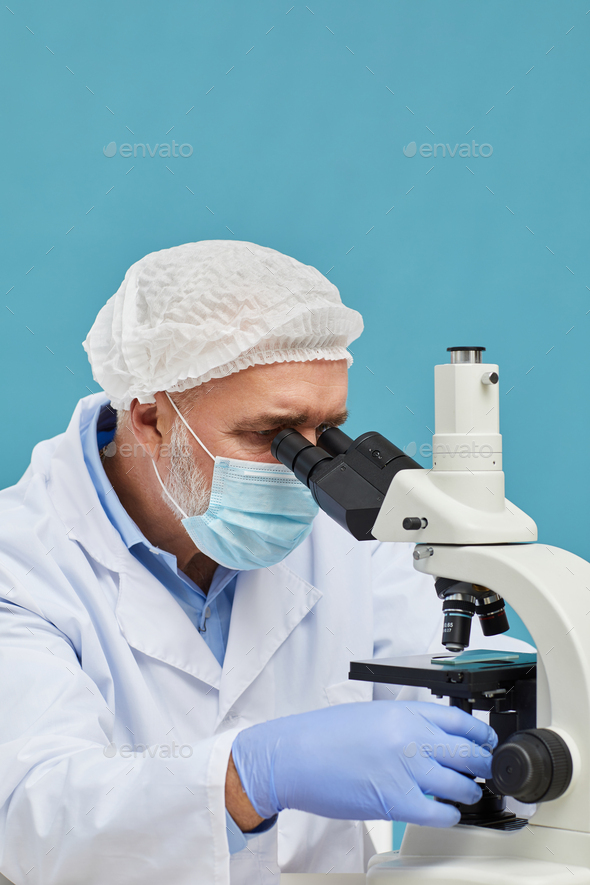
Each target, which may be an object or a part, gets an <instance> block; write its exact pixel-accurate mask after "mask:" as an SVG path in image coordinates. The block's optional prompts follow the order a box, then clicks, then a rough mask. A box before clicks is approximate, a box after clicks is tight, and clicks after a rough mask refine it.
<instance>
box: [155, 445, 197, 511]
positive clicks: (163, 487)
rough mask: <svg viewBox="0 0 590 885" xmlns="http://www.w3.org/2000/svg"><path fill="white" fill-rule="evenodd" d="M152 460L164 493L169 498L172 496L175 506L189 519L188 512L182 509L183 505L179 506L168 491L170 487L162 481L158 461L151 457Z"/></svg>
mask: <svg viewBox="0 0 590 885" xmlns="http://www.w3.org/2000/svg"><path fill="white" fill-rule="evenodd" d="M150 460H151V462H152V467H153V468H154V470H155V472H156V476H157V477H158V482H159V483H160V485H161V486H162V490H163V492H164V494H165V495H167V497H168V498H170V500H171V501H172V503H173V504H174V506H175V507H176V509H177V510H179V511H180V512H181V513H182V515H183V517H184V519H188V516H187V514H186V513H185V512H184V510H183V509H182V507H179V506H178V504H177V503H176V501H175V500H174V498H173V497H172V495H171V494H170V492H169V491H168V489H167V488H166V486H165V485H164V483H163V482H162V477H161V476H160V472H159V470H158V468H157V467H156V462H155V461H154V460H153V459H150Z"/></svg>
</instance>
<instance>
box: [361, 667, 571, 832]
mask: <svg viewBox="0 0 590 885" xmlns="http://www.w3.org/2000/svg"><path fill="white" fill-rule="evenodd" d="M500 654H501V653H500ZM514 657H515V658H516V659H515V660H511V661H500V660H498V661H495V660H490V661H478V662H475V661H470V662H465V663H464V664H460V665H459V664H458V663H455V661H454V658H455V656H454V655H448V654H447V655H445V654H441V655H437V656H436V657H435V658H432V656H431V655H416V656H413V657H407V658H386V659H382V660H372V661H352V662H351V664H350V672H349V674H348V675H349V679H359V680H361V681H367V682H384V683H388V684H390V685H410V686H421V687H423V688H429V689H430V691H431V692H432V694H433V695H435V696H436V697H439V698H441V697H448V698H449V702H450V704H451V706H454V707H460V709H462V710H465V711H466V712H467V713H472V712H473V711H474V710H485V711H488V712H489V714H490V725H491V726H492V728H493V729H494V730H495V732H496V734H497V735H498V748H497V749H496V750H495V752H494V757H493V760H492V779H491V780H488V781H486V782H485V783H484V782H481V783H480V786H481V788H482V793H483V795H482V798H481V799H480V800H479V801H478V802H476V803H475V804H474V805H464V804H463V803H461V802H451V803H448V800H442V799H439V800H438V801H439V802H447V804H452V805H455V807H456V808H458V809H459V811H460V812H461V820H460V823H462V824H469V825H470V826H478V827H487V828H491V829H500V830H516V829H520V828H521V827H523V826H525V825H526V823H527V820H526V819H525V818H519V817H517V816H516V814H515V813H514V812H512V811H509V810H508V809H507V808H506V800H505V798H504V797H505V796H514V798H521V797H523V798H522V801H526V802H532V801H538V799H539V798H542V799H543V801H546V800H547V799H549V798H555V796H556V794H555V793H554V789H561V790H562V792H563V791H564V790H565V789H566V787H567V783H569V778H571V768H570V774H569V778H568V776H567V771H566V774H565V776H564V774H563V770H564V765H563V762H562V760H563V757H564V756H565V755H566V754H565V753H563V752H562V754H561V756H560V755H559V753H560V750H559V749H556V748H555V743H556V742H555V741H553V743H552V745H551V746H552V753H553V759H554V760H555V761H553V760H552V765H553V767H552V768H551V769H549V768H548V767H547V763H546V757H543V760H544V761H543V766H545V767H544V768H543V774H540V773H539V770H538V758H541V754H542V752H543V751H542V750H540V751H539V752H538V755H537V756H534V755H533V754H534V750H535V749H537V748H536V744H535V747H534V749H533V750H532V751H531V750H530V748H529V745H528V742H529V740H531V739H530V738H527V739H526V740H524V741H523V739H522V738H520V737H519V735H535V736H538V735H539V733H540V732H545V731H548V730H547V729H536V728H535V725H536V718H537V709H536V706H537V702H536V687H537V679H536V672H537V665H536V655H534V654H522V653H519V654H515V655H514ZM549 735H550V736H551V737H557V735H555V733H554V732H549ZM551 737H549V738H546V739H545V741H546V742H547V741H551ZM559 741H560V746H561V745H562V744H563V742H562V741H561V739H559ZM513 742H516V744H518V749H514V748H513V746H512V745H513ZM524 745H526V749H523V746H524ZM566 749H567V748H566ZM527 752H528V756H527V759H529V760H530V763H529V765H528V767H527V764H526V763H525V761H524V757H525V756H526V754H527ZM568 755H569V754H568ZM516 757H517V758H518V760H519V765H520V768H519V769H518V770H519V772H522V774H521V775H520V777H521V779H522V780H523V782H525V783H526V784H527V789H526V790H522V791H520V792H519V793H518V794H516V793H515V792H513V789H514V787H515V785H516V781H517V777H518V776H517V774H516V773H515V772H514V759H515V758H516ZM565 768H567V766H565ZM554 771H555V772H556V773H555V774H554V773H553V772H554ZM527 777H528V778H529V780H526V778H527ZM510 778H512V780H510ZM566 781H567V783H566ZM529 782H530V784H533V783H534V784H535V787H536V792H535V793H534V795H535V796H537V797H538V798H537V799H531V798H530V796H531V795H533V793H532V791H530V790H529V789H528V784H529ZM541 782H542V784H543V785H547V784H548V786H547V787H546V791H545V792H543V793H542V796H541V795H539V794H540V793H541V789H542V788H539V787H538V786H537V785H538V784H540V783H541ZM519 784H520V781H519ZM553 785H554V786H553ZM559 795H561V793H559ZM525 796H526V797H527V798H526V799H525V798H524V797H525Z"/></svg>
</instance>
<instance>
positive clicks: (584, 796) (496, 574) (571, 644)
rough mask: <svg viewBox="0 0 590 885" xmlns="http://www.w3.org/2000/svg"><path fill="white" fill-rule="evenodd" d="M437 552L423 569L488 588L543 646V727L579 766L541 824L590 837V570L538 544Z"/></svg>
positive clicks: (542, 812) (540, 815) (542, 809)
mask: <svg viewBox="0 0 590 885" xmlns="http://www.w3.org/2000/svg"><path fill="white" fill-rule="evenodd" d="M416 549H417V551H420V549H421V548H420V547H417V548H416ZM431 549H432V550H433V553H432V555H429V556H426V557H425V558H423V559H419V560H417V561H416V563H415V567H416V569H417V570H418V571H421V572H424V573H426V574H431V575H445V576H447V577H451V578H454V579H456V580H459V581H465V582H470V583H476V582H477V583H483V584H485V586H486V587H489V588H490V589H491V590H493V591H494V592H496V593H498V594H501V595H502V596H503V597H504V598H505V599H506V600H507V601H508V602H509V603H510V605H511V606H512V607H513V608H514V609H515V611H516V612H517V614H519V615H520V616H521V617H522V618H523V620H524V621H525V623H526V625H527V628H528V629H529V631H530V633H531V635H532V637H533V641H534V643H535V645H536V647H537V680H538V681H537V727H538V728H550V729H551V730H552V731H554V732H557V734H558V735H560V736H561V737H562V738H563V739H564V740H565V742H566V744H567V747H568V749H569V751H570V754H571V757H572V761H573V776H572V779H571V782H570V785H569V787H568V789H567V791H566V792H565V793H564V794H563V795H562V796H561V797H559V798H558V799H555V800H554V801H552V802H551V803H549V804H548V805H545V804H541V805H540V806H539V808H538V810H537V813H536V814H535V818H534V820H535V824H537V825H541V826H543V825H545V826H553V827H561V828H563V829H568V830H580V831H585V832H590V790H588V781H589V778H590V772H588V770H587V767H588V762H587V754H581V753H580V752H579V750H578V747H580V748H585V747H586V745H587V742H588V735H589V734H590V615H588V609H589V607H590V605H589V594H588V589H587V588H588V587H590V565H589V564H588V563H587V562H586V561H585V560H583V559H580V558H579V557H577V556H575V555H574V554H573V553H568V552H567V551H565V550H561V549H559V548H557V547H546V546H544V545H540V544H527V545H496V546H483V545H482V546H461V547H451V546H446V545H440V546H439V545H433V546H432V548H431ZM556 588H558V589H556Z"/></svg>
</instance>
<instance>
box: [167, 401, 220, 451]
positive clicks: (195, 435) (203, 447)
mask: <svg viewBox="0 0 590 885" xmlns="http://www.w3.org/2000/svg"><path fill="white" fill-rule="evenodd" d="M164 393H165V394H166V396H167V397H168V399H169V401H170V405H171V406H172V408H173V409H174V411H175V412H176V414H177V415H178V417H179V418H180V420H181V421H182V423H183V424H184V426H185V427H186V429H187V430H188V432H189V433H192V435H193V436H194V438H195V439H196V441H197V442H198V444H199V445H200V446H201V448H202V449H203V450H204V451H205V452H207V454H208V455H209V457H210V458H211V460H212V461H215V455H212V454H211V452H210V451H209V449H208V448H207V446H206V445H205V444H204V443H202V442H201V440H200V439H199V437H198V436H197V434H196V433H195V431H194V430H193V428H192V427H191V426H190V425H189V424H188V422H187V421H186V419H185V418H184V416H183V415H181V414H180V412H179V411H178V408H177V407H176V404H175V403H174V402H173V401H172V399H171V397H170V394H169V393H168V391H167V390H165V391H164Z"/></svg>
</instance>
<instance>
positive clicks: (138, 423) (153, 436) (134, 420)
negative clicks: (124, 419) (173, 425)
mask: <svg viewBox="0 0 590 885" xmlns="http://www.w3.org/2000/svg"><path fill="white" fill-rule="evenodd" d="M158 418H159V415H158V403H140V402H139V401H138V400H137V399H134V400H132V402H131V405H130V406H129V428H130V430H131V432H132V433H133V436H134V437H135V439H136V440H137V442H138V443H139V444H140V445H141V446H143V447H144V448H145V449H148V451H149V452H150V453H151V452H157V450H158V447H159V446H160V445H161V443H162V434H161V433H160V430H159V429H158V424H159V423H161V422H159V421H158Z"/></svg>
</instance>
